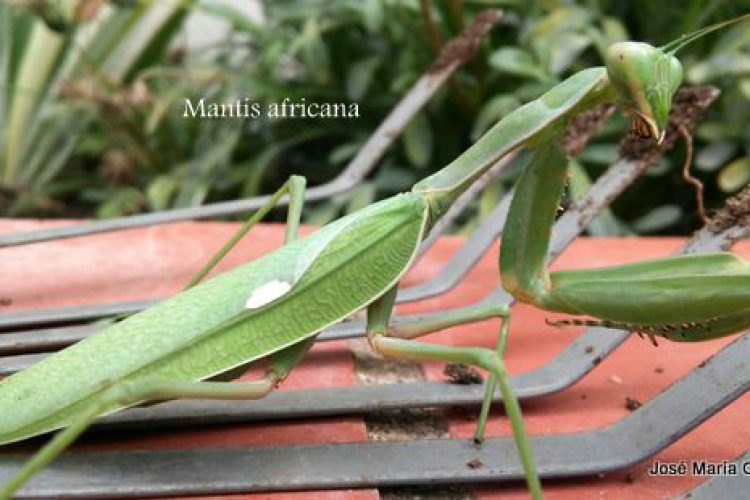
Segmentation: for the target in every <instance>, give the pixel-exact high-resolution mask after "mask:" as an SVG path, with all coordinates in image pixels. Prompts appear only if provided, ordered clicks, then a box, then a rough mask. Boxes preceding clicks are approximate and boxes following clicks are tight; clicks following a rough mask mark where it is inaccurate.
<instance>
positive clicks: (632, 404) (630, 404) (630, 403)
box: [625, 396, 643, 411]
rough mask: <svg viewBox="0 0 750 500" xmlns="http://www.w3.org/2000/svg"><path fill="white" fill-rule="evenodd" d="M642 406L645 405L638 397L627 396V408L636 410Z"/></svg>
mask: <svg viewBox="0 0 750 500" xmlns="http://www.w3.org/2000/svg"><path fill="white" fill-rule="evenodd" d="M641 406H643V403H641V402H640V401H638V400H637V399H635V398H633V397H630V396H625V408H627V409H628V410H629V411H635V410H637V409H638V408H640V407H641Z"/></svg>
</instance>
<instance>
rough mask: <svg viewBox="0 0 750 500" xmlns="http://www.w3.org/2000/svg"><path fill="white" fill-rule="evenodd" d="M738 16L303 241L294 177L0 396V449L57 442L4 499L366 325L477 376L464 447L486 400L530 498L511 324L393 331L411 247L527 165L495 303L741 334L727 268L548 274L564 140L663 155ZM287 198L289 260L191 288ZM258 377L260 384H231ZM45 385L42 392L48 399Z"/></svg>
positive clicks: (389, 350) (738, 302)
mask: <svg viewBox="0 0 750 500" xmlns="http://www.w3.org/2000/svg"><path fill="white" fill-rule="evenodd" d="M748 18H750V14H748V15H745V16H741V17H739V18H736V19H733V20H731V21H727V22H724V23H720V24H717V25H714V26H711V27H708V28H704V29H702V30H699V31H697V32H694V33H692V34H689V35H684V36H682V37H680V38H679V39H677V40H675V41H673V42H671V43H668V44H666V45H665V46H663V47H661V48H656V47H653V46H650V45H647V44H645V43H639V42H620V43H616V44H614V45H612V46H611V47H610V48H609V51H608V54H607V58H606V66H605V67H597V68H591V69H587V70H584V71H581V72H579V73H577V74H575V75H573V76H571V77H570V78H568V79H567V80H565V81H564V82H562V83H560V84H559V85H557V86H555V87H554V88H552V89H551V90H549V91H548V92H547V93H545V94H544V95H543V96H541V97H540V98H539V99H537V100H535V101H532V102H530V103H528V104H526V105H524V106H522V107H520V108H518V109H517V110H515V111H513V112H512V113H510V114H509V115H507V116H506V117H505V118H503V119H502V120H501V121H500V122H498V123H497V124H496V125H495V126H494V127H493V128H492V129H491V130H489V131H488V132H487V133H486V134H485V135H484V136H483V137H482V138H481V139H479V140H478V141H477V142H476V143H475V144H474V145H473V146H472V147H470V148H469V149H468V150H466V151H465V152H464V153H463V154H462V155H461V156H459V157H458V158H457V159H455V160H454V161H453V162H452V163H450V164H449V165H447V166H446V167H445V168H443V169H442V170H440V171H438V172H437V173H436V174H434V175H432V176H430V177H428V178H426V179H424V180H422V181H421V182H419V183H417V184H416V185H414V187H413V188H412V190H411V191H410V192H408V193H403V194H399V195H397V196H394V197H392V198H389V199H386V200H384V201H381V202H378V203H375V204H373V205H371V206H369V207H366V208H364V209H362V210H360V211H358V212H355V213H353V214H350V215H348V216H346V217H343V218H341V219H339V220H337V221H335V222H333V223H331V224H328V225H326V226H324V227H322V228H321V229H319V230H318V231H317V232H315V233H313V234H311V235H310V236H307V237H305V238H302V239H300V238H298V237H297V233H298V227H299V222H300V217H301V211H302V200H303V196H304V190H305V180H304V178H301V177H298V176H293V177H291V178H290V179H289V180H288V181H287V182H286V183H285V184H284V185H283V186H282V187H281V189H279V191H277V192H276V193H275V194H274V195H273V196H272V197H271V198H270V200H269V201H268V203H267V204H266V205H265V206H264V207H262V208H261V209H260V210H259V211H258V212H256V213H255V214H253V216H252V217H251V218H250V219H249V220H248V221H247V222H246V223H244V224H243V225H242V227H241V228H240V229H239V231H238V232H237V233H236V234H235V235H234V237H233V238H232V239H231V240H230V241H229V242H227V244H226V245H225V246H224V247H223V248H222V250H221V251H220V252H219V253H218V254H217V255H216V256H214V258H213V259H211V261H210V262H209V263H207V264H206V266H205V267H204V268H203V269H202V270H201V271H200V272H199V273H198V275H197V276H196V277H195V278H194V279H193V280H192V282H191V283H190V285H189V286H188V287H187V289H186V290H185V291H183V292H182V293H180V294H178V295H176V296H174V297H172V298H170V299H168V300H166V301H164V302H162V303H160V304H158V305H156V306H154V307H152V308H149V309H147V310H145V311H143V312H140V313H138V314H135V315H132V316H130V317H128V318H126V319H124V320H122V321H120V322H118V323H115V324H113V325H112V326H110V327H108V328H107V329H105V330H104V331H103V332H101V333H100V334H97V335H95V336H92V337H89V338H87V339H85V340H83V341H81V342H79V343H77V344H75V345H73V346H71V347H68V348H67V349H64V350H62V351H60V352H58V353H57V354H55V355H52V356H50V357H48V358H46V359H44V360H43V361H41V362H39V363H38V364H36V365H33V366H31V367H29V368H27V369H26V370H23V371H21V372H19V373H16V374H14V375H12V376H10V377H9V378H7V379H5V380H3V381H1V382H0V444H5V443H11V442H15V441H19V440H22V439H26V438H29V437H32V436H36V435H39V434H43V433H47V432H50V431H54V430H58V429H61V430H60V432H58V433H57V434H56V435H55V436H54V437H53V438H52V439H51V440H50V441H49V442H48V443H47V444H46V445H45V446H44V447H42V449H41V450H40V451H38V452H37V453H36V454H35V455H34V456H33V457H32V458H31V459H30V460H29V461H28V462H27V463H26V464H25V465H24V466H23V467H21V468H20V469H19V470H18V471H17V473H16V475H15V476H14V477H13V478H12V479H11V480H10V481H9V482H7V483H6V484H5V485H4V486H3V487H2V489H0V498H10V496H11V495H12V494H13V493H14V492H15V491H17V490H18V489H19V488H20V487H21V486H22V485H23V484H24V483H25V482H26V481H27V480H29V479H30V478H31V477H32V476H33V475H34V474H35V473H37V472H38V471H39V470H40V469H42V468H43V467H44V466H45V465H47V464H48V463H49V462H51V461H52V460H53V459H54V458H55V457H57V456H58V455H59V454H60V453H62V451H63V450H64V449H65V448H66V447H67V446H68V445H69V444H70V443H72V442H73V441H74V440H75V439H76V438H77V437H78V436H79V435H80V434H81V433H82V432H84V431H85V430H86V428H88V427H89V425H90V424H91V423H92V422H93V421H94V420H95V419H96V418H97V417H99V416H102V415H105V414H109V413H112V412H114V411H118V410H121V409H124V408H127V407H131V406H135V405H139V404H144V403H148V402H158V401H164V400H169V399H178V398H208V399H253V398H261V397H263V396H264V395H266V394H268V393H269V392H270V391H271V390H273V388H274V387H275V386H276V385H277V384H278V383H279V382H280V381H282V380H283V379H284V377H285V376H286V375H287V374H288V373H289V372H290V371H291V370H292V369H293V368H294V366H295V365H297V364H298V363H299V361H300V360H301V359H302V357H303V356H304V354H305V353H306V352H307V351H308V350H309V348H310V347H311V345H312V344H313V342H314V339H315V336H316V334H317V333H318V332H320V331H321V330H322V329H324V328H326V327H327V326H329V325H332V324H334V323H336V322H338V321H341V320H343V319H345V318H346V317H348V316H350V315H351V314H353V313H355V312H357V311H359V310H361V309H363V308H366V309H367V338H368V340H369V343H370V345H371V346H372V348H373V349H374V350H375V351H377V352H379V353H380V354H382V355H385V356H392V357H397V358H402V359H408V360H415V361H422V360H442V361H452V362H461V363H467V364H472V365H476V366H478V367H481V368H483V369H485V370H487V371H488V372H489V373H490V381H489V383H488V386H487V392H486V396H485V398H484V401H483V404H482V409H481V412H480V416H479V420H478V426H477V431H476V436H475V438H476V440H477V441H478V442H480V441H481V440H482V438H483V434H484V429H485V423H486V421H487V418H488V416H489V410H490V404H491V402H492V398H493V395H494V392H495V389H496V385H499V388H500V392H501V394H502V397H503V404H504V406H505V409H506V413H507V415H508V417H509V419H510V421H511V424H512V429H513V433H514V438H515V440H516V444H517V448H518V452H519V456H520V460H521V462H522V463H523V466H524V470H525V474H526V481H527V484H528V488H529V490H530V492H531V494H532V496H533V497H534V498H541V494H542V490H541V483H540V480H539V477H538V474H537V472H536V466H535V461H534V458H533V453H532V449H531V446H530V443H529V440H528V439H527V436H526V433H525V431H524V424H523V420H522V415H521V409H520V407H519V404H518V402H517V400H516V398H515V395H514V394H513V391H512V389H511V386H510V384H509V380H508V373H507V371H506V368H505V365H504V363H503V360H502V353H503V349H504V347H505V344H506V342H507V337H508V330H509V324H510V311H509V310H508V308H507V307H505V306H504V305H503V304H497V305H495V306H492V307H490V308H489V309H486V310H478V309H476V308H475V309H473V310H472V311H471V312H470V313H467V312H463V313H457V314H453V315H449V316H447V317H446V318H444V319H443V320H441V321H440V322H439V323H437V324H436V323H435V322H434V321H430V322H423V323H420V322H415V323H411V324H409V325H401V326H399V327H392V326H389V320H390V317H391V314H392V310H393V307H394V303H395V297H396V291H397V287H398V282H399V280H400V278H401V277H402V276H403V275H404V274H405V273H406V271H407V270H408V269H409V266H410V264H411V263H412V262H413V260H414V259H415V256H416V254H417V250H418V248H419V245H420V243H421V241H422V240H423V239H424V238H425V237H426V235H427V234H428V232H429V230H430V228H431V227H433V226H434V225H435V224H436V222H437V221H438V220H439V219H440V218H441V217H442V216H443V215H444V214H445V213H446V211H447V210H448V209H449V208H450V206H451V204H452V203H453V202H454V201H455V200H456V198H457V197H458V196H459V195H460V194H461V193H462V192H464V191H465V190H466V189H468V188H469V186H471V185H472V183H473V182H474V181H475V180H477V179H478V178H479V177H480V176H482V174H483V173H485V172H486V171H487V169H488V168H490V167H491V166H492V165H493V164H494V163H495V162H496V161H497V160H498V159H500V158H501V157H503V156H505V155H507V154H509V153H511V152H513V151H515V150H517V149H519V148H522V147H525V148H528V149H530V150H531V152H532V158H531V161H530V163H529V164H528V165H527V167H526V169H525V171H524V172H523V174H522V175H521V178H520V179H519V181H518V185H517V188H516V191H515V195H514V198H513V202H512V205H511V209H510V212H509V216H508V221H507V223H506V227H505V230H504V232H503V235H502V245H501V253H500V271H501V272H500V274H501V279H502V286H503V287H504V288H505V289H506V290H507V291H509V292H510V293H512V294H513V295H514V296H515V297H516V298H518V299H519V300H521V301H523V302H527V303H531V304H534V305H535V306H537V307H540V308H542V309H544V310H548V311H556V312H563V313H567V314H571V315H575V316H580V315H583V316H586V317H589V318H595V320H596V321H598V322H600V323H601V324H603V325H605V326H612V327H618V328H624V329H627V330H629V331H632V332H635V333H645V334H647V335H658V336H663V337H665V338H667V339H670V340H675V341H699V340H704V339H710V338H715V337H718V336H722V335H728V334H731V333H735V332H738V331H740V330H743V329H745V328H747V327H750V293H749V292H748V290H750V263H748V262H746V261H744V260H742V259H740V258H739V257H737V256H735V255H734V254H732V253H728V252H722V253H714V254H702V255H691V256H684V257H673V258H668V259H659V260H651V261H647V262H641V263H637V264H630V265H624V266H615V267H607V268H599V269H587V270H577V271H558V272H552V273H551V272H549V270H548V268H547V254H548V247H549V240H550V234H551V226H552V222H553V219H554V217H555V213H556V211H557V208H558V202H559V199H560V197H561V195H562V192H563V189H564V186H565V183H566V176H567V168H568V158H567V157H566V154H565V152H564V150H563V148H562V144H561V141H562V135H563V130H564V127H565V126H566V124H567V123H568V122H569V120H570V119H571V118H573V117H574V116H575V115H576V114H578V113H580V112H582V111H584V110H587V109H589V108H591V107H593V106H596V105H598V104H600V103H605V102H607V103H617V104H619V105H620V106H621V107H622V108H624V110H625V111H626V112H628V113H630V114H631V117H632V129H633V131H634V132H635V133H637V134H638V135H640V136H642V137H645V138H649V139H652V140H656V141H660V140H661V139H662V138H663V135H664V131H665V127H666V125H667V115H668V112H669V109H670V106H671V101H672V97H673V95H674V93H675V92H676V90H677V89H678V87H679V85H680V82H681V78H682V69H681V66H680V62H679V61H678V60H677V59H676V57H675V53H676V52H677V51H678V50H679V49H680V48H682V47H683V46H685V45H686V44H688V43H690V42H692V41H693V40H695V39H697V38H698V37H700V36H703V35H705V34H706V33H709V32H711V31H714V30H716V29H719V28H721V27H723V26H726V25H728V24H730V23H734V22H738V21H741V20H745V19H748ZM282 196H288V197H289V201H290V203H289V210H288V215H287V230H286V235H285V244H284V245H283V246H282V247H281V248H279V249H278V250H276V251H274V252H271V253H268V254H266V255H264V256H263V257H261V258H259V259H256V260H254V261H252V262H249V263H246V264H244V265H242V266H240V267H238V268H236V269H234V270H231V271H229V272H226V273H223V274H220V275H218V276H216V277H213V278H211V279H208V280H205V281H204V280H203V279H204V278H205V277H206V275H207V274H208V273H209V272H210V271H211V269H212V268H213V267H214V266H215V265H216V264H217V263H218V262H219V261H220V260H221V259H222V258H223V256H224V255H225V254H226V253H227V252H228V251H229V250H230V249H231V248H232V246H233V245H234V244H235V243H237V241H239V240H240V239H241V238H243V237H244V236H245V235H246V234H247V233H248V232H249V231H250V230H251V228H252V227H253V226H254V225H255V224H257V223H258V222H259V221H260V220H261V219H262V218H263V217H264V216H265V214H267V213H268V212H269V211H270V210H271V209H272V208H273V207H274V206H275V205H276V204H277V202H278V201H279V200H280V199H281V198H282ZM491 316H498V317H501V318H502V325H501V328H500V332H499V335H498V341H497V344H496V348H495V349H494V350H493V349H486V348H479V347H455V346H444V345H437V344H430V343H422V342H418V341H416V340H414V337H416V336H418V335H421V334H424V333H428V332H430V331H434V330H435V329H438V328H444V327H447V326H450V325H452V324H458V323H463V322H468V321H476V320H480V319H485V318H487V317H491ZM261 358H265V359H267V372H266V374H265V375H264V376H263V377H262V378H260V379H258V380H255V381H250V382H234V383H232V382H229V381H230V380H231V379H232V378H234V377H235V376H236V375H237V374H238V373H241V371H242V370H243V368H244V367H246V366H247V365H248V364H249V363H252V362H254V361H256V360H259V359H261ZM50 380H52V381H54V385H48V384H46V383H45V381H50Z"/></svg>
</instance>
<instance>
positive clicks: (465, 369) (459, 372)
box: [443, 363, 484, 385]
mask: <svg viewBox="0 0 750 500" xmlns="http://www.w3.org/2000/svg"><path fill="white" fill-rule="evenodd" d="M443 374H444V375H445V376H446V377H448V381H449V382H450V383H451V384H459V385H471V384H481V383H482V382H484V377H482V374H481V373H479V372H478V371H477V370H476V369H475V368H474V367H472V366H469V365H466V364H463V363H448V364H446V365H445V368H444V369H443Z"/></svg>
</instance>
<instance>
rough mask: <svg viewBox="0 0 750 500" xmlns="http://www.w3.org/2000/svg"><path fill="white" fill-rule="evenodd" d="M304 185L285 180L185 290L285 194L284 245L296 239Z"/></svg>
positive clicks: (300, 180)
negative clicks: (287, 200) (287, 201)
mask: <svg viewBox="0 0 750 500" xmlns="http://www.w3.org/2000/svg"><path fill="white" fill-rule="evenodd" d="M305 185H306V181H305V178H304V177H300V176H298V175H293V176H291V177H290V178H289V180H287V181H286V182H285V183H284V185H283V186H281V188H279V190H278V191H276V192H275V193H274V194H272V195H271V196H270V197H269V199H268V201H267V202H266V203H265V204H264V205H263V206H262V207H260V208H259V209H258V210H257V211H256V212H254V213H253V214H252V215H251V216H250V218H249V219H248V220H247V221H245V223H244V224H242V226H240V228H239V229H238V230H237V232H236V233H234V235H233V236H232V237H231V238H230V239H229V241H227V242H226V243H225V244H224V245H223V246H222V247H221V248H220V249H219V251H218V252H216V254H215V255H214V256H213V257H212V258H211V260H209V261H208V262H207V263H206V264H205V265H204V266H203V267H202V268H201V269H200V271H198V273H197V274H196V275H195V276H193V278H192V279H191V280H190V283H189V284H188V286H187V287H186V288H191V287H193V286H195V285H197V284H198V283H200V282H201V280H203V278H205V277H206V276H207V275H208V273H210V272H211V270H212V269H213V268H214V267H216V265H217V264H218V263H219V262H221V260H222V259H223V258H224V257H225V256H226V255H227V253H229V251H230V250H231V249H232V248H234V246H235V245H237V243H239V241H240V240H241V239H242V238H244V237H245V235H247V233H248V232H250V230H251V229H252V228H253V226H255V225H256V224H257V223H258V222H260V220H261V219H262V218H263V217H265V216H266V215H267V214H268V212H270V211H271V210H272V209H273V208H274V207H275V206H276V205H277V204H278V202H279V200H280V199H281V197H282V196H284V195H285V194H288V195H289V211H288V213H287V226H286V234H285V235H284V243H289V242H290V241H293V240H295V239H297V234H298V232H299V224H300V219H301V218H302V205H303V203H304V199H305Z"/></svg>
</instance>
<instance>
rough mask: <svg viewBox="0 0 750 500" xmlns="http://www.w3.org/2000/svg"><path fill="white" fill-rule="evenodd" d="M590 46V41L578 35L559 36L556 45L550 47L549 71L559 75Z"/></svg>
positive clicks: (566, 34)
mask: <svg viewBox="0 0 750 500" xmlns="http://www.w3.org/2000/svg"><path fill="white" fill-rule="evenodd" d="M590 44H591V39H590V38H589V37H587V36H585V35H580V34H578V33H565V34H563V35H560V37H558V39H557V40H556V43H555V44H553V45H552V46H551V47H550V57H549V68H548V69H549V71H550V73H552V74H553V75H559V74H560V73H562V72H563V71H566V70H567V69H568V68H570V65H571V64H573V61H575V60H576V58H578V56H579V55H580V54H581V52H583V51H584V49H586V47H588V46H589V45H590Z"/></svg>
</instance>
